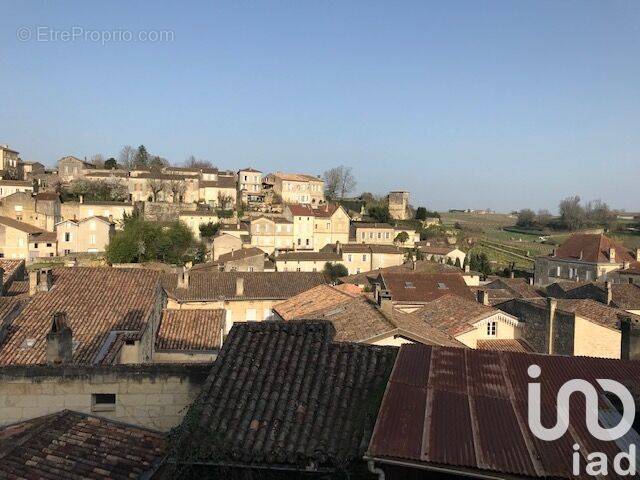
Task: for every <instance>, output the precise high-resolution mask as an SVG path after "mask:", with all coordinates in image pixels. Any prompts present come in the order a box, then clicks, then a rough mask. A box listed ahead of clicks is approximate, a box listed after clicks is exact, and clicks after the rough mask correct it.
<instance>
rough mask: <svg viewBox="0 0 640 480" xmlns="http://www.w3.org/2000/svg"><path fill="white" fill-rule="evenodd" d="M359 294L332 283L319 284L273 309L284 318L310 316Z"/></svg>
mask: <svg viewBox="0 0 640 480" xmlns="http://www.w3.org/2000/svg"><path fill="white" fill-rule="evenodd" d="M357 295H359V293H358V294H356V295H353V294H350V293H348V292H345V291H343V290H342V289H338V288H336V287H333V286H331V285H318V286H317V287H313V288H311V289H309V290H307V291H305V292H301V293H299V294H298V295H295V296H293V297H291V298H289V299H287V300H285V301H284V302H281V303H278V304H277V305H275V306H274V307H273V310H274V311H275V312H276V313H277V314H278V315H280V317H282V319H284V320H292V319H294V318H309V317H308V315H310V314H311V313H312V312H316V311H318V310H322V309H323V308H326V307H335V306H336V305H339V304H340V303H343V302H346V301H348V300H351V299H352V298H354V296H357Z"/></svg>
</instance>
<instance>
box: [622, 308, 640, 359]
mask: <svg viewBox="0 0 640 480" xmlns="http://www.w3.org/2000/svg"><path fill="white" fill-rule="evenodd" d="M620 330H621V332H622V335H621V337H622V338H621V346H620V358H621V359H622V360H640V326H639V325H638V322H637V321H634V320H632V319H631V317H623V318H620Z"/></svg>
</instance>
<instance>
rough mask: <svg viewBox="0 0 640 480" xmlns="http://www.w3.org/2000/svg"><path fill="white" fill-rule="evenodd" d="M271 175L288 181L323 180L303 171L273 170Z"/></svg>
mask: <svg viewBox="0 0 640 480" xmlns="http://www.w3.org/2000/svg"><path fill="white" fill-rule="evenodd" d="M273 176H274V177H278V178H280V179H282V180H287V181H290V182H322V181H323V180H322V179H321V178H318V177H314V176H313V175H307V174H305V173H283V172H275V173H274V174H273Z"/></svg>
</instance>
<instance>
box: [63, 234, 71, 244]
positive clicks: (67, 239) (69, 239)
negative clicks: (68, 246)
mask: <svg viewBox="0 0 640 480" xmlns="http://www.w3.org/2000/svg"><path fill="white" fill-rule="evenodd" d="M64 241H65V242H70V241H71V232H64Z"/></svg>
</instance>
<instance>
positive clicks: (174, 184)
mask: <svg viewBox="0 0 640 480" xmlns="http://www.w3.org/2000/svg"><path fill="white" fill-rule="evenodd" d="M168 187H169V191H170V192H171V196H172V198H173V203H178V202H182V198H183V197H184V192H185V191H186V190H187V184H186V182H185V181H184V180H178V179H172V180H169V184H168Z"/></svg>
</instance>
